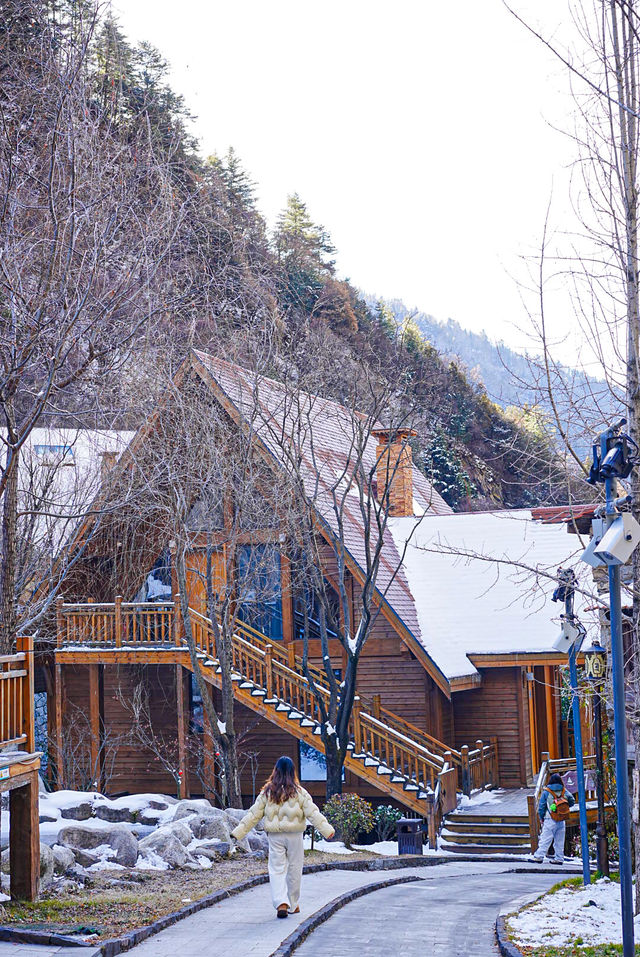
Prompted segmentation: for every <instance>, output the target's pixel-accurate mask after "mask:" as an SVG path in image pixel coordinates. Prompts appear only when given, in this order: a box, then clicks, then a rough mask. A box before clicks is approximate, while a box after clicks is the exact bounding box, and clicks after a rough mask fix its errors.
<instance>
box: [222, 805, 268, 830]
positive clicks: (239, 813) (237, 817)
mask: <svg viewBox="0 0 640 957" xmlns="http://www.w3.org/2000/svg"><path fill="white" fill-rule="evenodd" d="M224 813H225V814H226V815H227V820H228V821H229V827H230V829H231V830H233V829H234V827H236V825H237V824H239V823H240V821H241V820H242V818H243V817H244V816H245V814H246V813H247V812H246V811H243V810H242V808H241V807H227V808H225V811H224ZM254 831H257V832H260V831H264V821H259V822H258V823H257V824H256V826H255V828H254Z"/></svg>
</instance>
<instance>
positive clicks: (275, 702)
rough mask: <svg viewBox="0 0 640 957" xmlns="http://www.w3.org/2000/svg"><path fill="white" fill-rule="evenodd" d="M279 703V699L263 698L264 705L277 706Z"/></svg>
mask: <svg viewBox="0 0 640 957" xmlns="http://www.w3.org/2000/svg"><path fill="white" fill-rule="evenodd" d="M279 701H280V698H265V699H264V703H265V704H278V702H279Z"/></svg>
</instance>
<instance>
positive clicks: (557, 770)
mask: <svg viewBox="0 0 640 957" xmlns="http://www.w3.org/2000/svg"><path fill="white" fill-rule="evenodd" d="M583 760H584V769H585V771H594V770H595V767H596V759H595V755H593V754H590V755H587V756H585V757H584V759H583ZM575 770H576V759H575V758H550V757H549V753H548V752H547V751H545V752H543V753H542V763H541V765H540V771H539V772H538V778H537V780H536V789H535V791H534V793H533V794H530V795H529V796H528V797H527V809H528V815H529V836H530V838H531V851H532V853H533V852H534V851H535V850H536V849H537V847H538V838H539V837H540V820H539V818H538V804H539V803H540V798H541V797H542V791H543V789H544V787H545V785H546V783H547V781H548V779H549V777H550V775H552V774H560V775H564V774H566V773H567V771H575ZM593 777H594V778H595V775H593ZM596 797H597V795H596V792H595V790H592V789H589V790H588V791H587V793H586V799H587V801H595V800H596ZM605 799H606V796H605Z"/></svg>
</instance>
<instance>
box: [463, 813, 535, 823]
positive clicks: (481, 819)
mask: <svg viewBox="0 0 640 957" xmlns="http://www.w3.org/2000/svg"><path fill="white" fill-rule="evenodd" d="M448 820H449V821H457V822H458V823H459V824H468V823H472V824H527V825H528V824H529V816H528V815H527V814H465V812H464V811H462V812H460V811H454V812H453V813H452V814H450V815H449V818H448Z"/></svg>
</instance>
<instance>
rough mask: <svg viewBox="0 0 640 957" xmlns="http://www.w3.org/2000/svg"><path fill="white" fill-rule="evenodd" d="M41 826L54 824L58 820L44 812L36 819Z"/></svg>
mask: <svg viewBox="0 0 640 957" xmlns="http://www.w3.org/2000/svg"><path fill="white" fill-rule="evenodd" d="M38 820H39V821H40V823H41V824H55V822H56V821H57V820H58V818H57V817H56V816H55V815H54V814H47V813H46V811H45V813H44V814H41V815H40V817H39V818H38Z"/></svg>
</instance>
